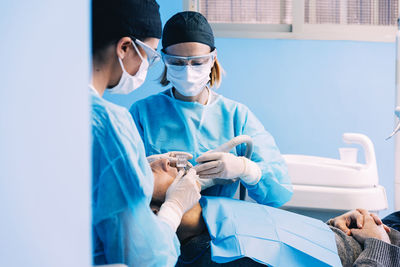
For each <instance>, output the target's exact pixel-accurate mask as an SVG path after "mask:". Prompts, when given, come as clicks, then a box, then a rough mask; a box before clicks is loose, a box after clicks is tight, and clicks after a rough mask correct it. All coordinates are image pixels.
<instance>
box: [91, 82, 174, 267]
mask: <svg viewBox="0 0 400 267" xmlns="http://www.w3.org/2000/svg"><path fill="white" fill-rule="evenodd" d="M91 102H92V114H91V126H92V135H93V136H92V138H93V139H92V230H93V261H94V264H96V265H98V264H112V263H124V264H127V265H128V266H174V265H175V263H176V261H177V258H178V256H179V253H180V252H179V241H178V239H177V237H176V234H175V233H174V232H173V230H172V229H171V227H170V226H168V225H167V224H166V223H164V222H162V221H161V220H159V219H158V218H157V216H156V215H154V214H153V212H152V211H151V209H150V206H149V205H150V200H151V196H152V193H153V174H152V172H151V169H150V166H149V164H148V162H147V160H146V157H145V151H144V147H143V143H142V141H141V139H140V136H139V134H138V131H137V129H136V127H135V124H134V122H133V120H132V117H131V116H130V114H129V112H128V111H127V110H126V109H125V108H122V107H119V106H117V105H114V104H112V103H110V102H107V101H106V100H104V99H102V98H101V97H100V96H99V95H98V94H97V92H95V91H94V90H93V89H92V90H91Z"/></svg>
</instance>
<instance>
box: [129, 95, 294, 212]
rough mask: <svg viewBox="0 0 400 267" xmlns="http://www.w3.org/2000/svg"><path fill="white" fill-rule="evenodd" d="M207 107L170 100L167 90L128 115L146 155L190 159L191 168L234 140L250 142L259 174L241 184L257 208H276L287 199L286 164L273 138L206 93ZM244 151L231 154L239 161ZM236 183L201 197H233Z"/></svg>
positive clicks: (239, 107)
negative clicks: (248, 139) (185, 155)
mask: <svg viewBox="0 0 400 267" xmlns="http://www.w3.org/2000/svg"><path fill="white" fill-rule="evenodd" d="M210 92H211V98H210V101H209V103H208V104H207V105H202V104H200V103H197V102H185V101H181V100H178V99H175V98H174V97H173V96H171V90H170V89H168V90H166V91H164V92H161V93H159V94H156V95H153V96H150V97H147V98H145V99H143V100H140V101H137V102H136V103H134V104H133V105H132V107H131V109H130V112H131V114H132V116H133V118H134V120H135V123H136V126H137V129H138V131H139V133H140V135H141V137H142V139H143V142H144V146H145V150H146V155H147V156H149V155H154V154H161V153H165V152H169V151H185V152H189V153H191V154H193V157H194V158H193V160H191V163H192V164H193V165H195V164H196V162H195V161H194V159H196V158H197V157H199V156H200V155H202V154H203V153H205V152H207V151H209V150H211V149H215V148H217V147H218V146H220V145H221V144H223V143H225V142H227V141H229V140H231V139H232V138H234V137H236V136H239V135H243V134H245V135H249V136H250V137H251V138H252V139H253V155H252V157H251V160H252V161H254V162H256V163H257V164H258V166H259V167H260V169H261V171H262V177H261V180H260V181H259V182H258V183H257V184H255V185H247V184H245V183H244V185H245V187H246V188H247V189H248V192H249V196H250V197H252V198H253V199H254V200H256V201H257V202H258V203H260V204H265V205H270V206H275V207H278V206H281V205H283V204H284V203H286V202H287V201H289V200H290V198H291V196H292V187H291V182H290V178H289V175H288V170H287V165H286V163H285V161H284V159H283V158H282V156H281V154H280V152H279V149H278V147H277V146H276V144H275V141H274V138H273V137H272V136H271V135H270V134H269V133H268V132H267V131H266V130H265V129H264V127H263V125H262V124H261V123H260V121H259V120H258V119H257V118H256V117H255V116H254V114H253V113H252V112H251V111H250V110H249V109H248V108H247V107H246V106H245V105H243V104H240V103H238V102H235V101H233V100H230V99H227V98H225V97H223V96H221V95H218V94H216V93H215V92H213V91H211V90H210ZM245 150H246V147H245V145H240V146H238V147H236V149H234V151H231V152H232V153H234V154H235V155H237V156H244V154H245ZM238 185H239V181H237V182H236V183H233V184H228V185H216V186H213V187H211V188H208V189H207V190H204V191H203V192H202V194H203V195H208V196H225V197H233V196H234V194H235V192H236V190H237V187H238Z"/></svg>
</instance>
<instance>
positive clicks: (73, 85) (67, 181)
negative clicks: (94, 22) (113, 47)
mask: <svg viewBox="0 0 400 267" xmlns="http://www.w3.org/2000/svg"><path fill="white" fill-rule="evenodd" d="M88 29H89V1H85V0H71V1H52V0H44V1H30V0H13V1H1V2H0V36H1V37H0V40H1V41H0V77H1V89H0V217H1V219H0V266H10V267H13V266H20V267H27V266H29V267H54V266H58V267H59V266H65V267H72V266H74V267H80V266H82V267H83V266H85V267H87V266H90V265H91V256H90V243H91V242H90V230H91V228H90V214H91V213H90V169H89V166H90V164H89V163H90V156H89V151H90V146H89V144H90V140H89V136H90V132H89V102H88V88H87V84H88V77H89V71H88V70H89V60H88V59H89V30H88Z"/></svg>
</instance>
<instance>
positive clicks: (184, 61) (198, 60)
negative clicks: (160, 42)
mask: <svg viewBox="0 0 400 267" xmlns="http://www.w3.org/2000/svg"><path fill="white" fill-rule="evenodd" d="M161 55H162V59H163V61H164V63H165V65H174V66H185V65H191V66H199V65H204V64H209V63H211V62H212V61H214V59H215V57H216V56H217V50H215V49H214V50H213V51H212V52H211V53H209V54H207V55H202V56H193V57H180V56H173V55H168V54H166V53H164V51H161Z"/></svg>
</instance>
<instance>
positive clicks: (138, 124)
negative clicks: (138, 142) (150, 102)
mask: <svg viewBox="0 0 400 267" xmlns="http://www.w3.org/2000/svg"><path fill="white" fill-rule="evenodd" d="M129 113H130V114H131V116H132V118H133V121H134V122H135V124H136V128H137V130H138V132H139V135H140V137H141V138H142V140H143V142H145V141H146V140H145V138H144V132H143V125H142V123H141V122H140V114H139V111H138V107H137V104H136V103H133V105H132V106H131V108H130V109H129Z"/></svg>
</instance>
